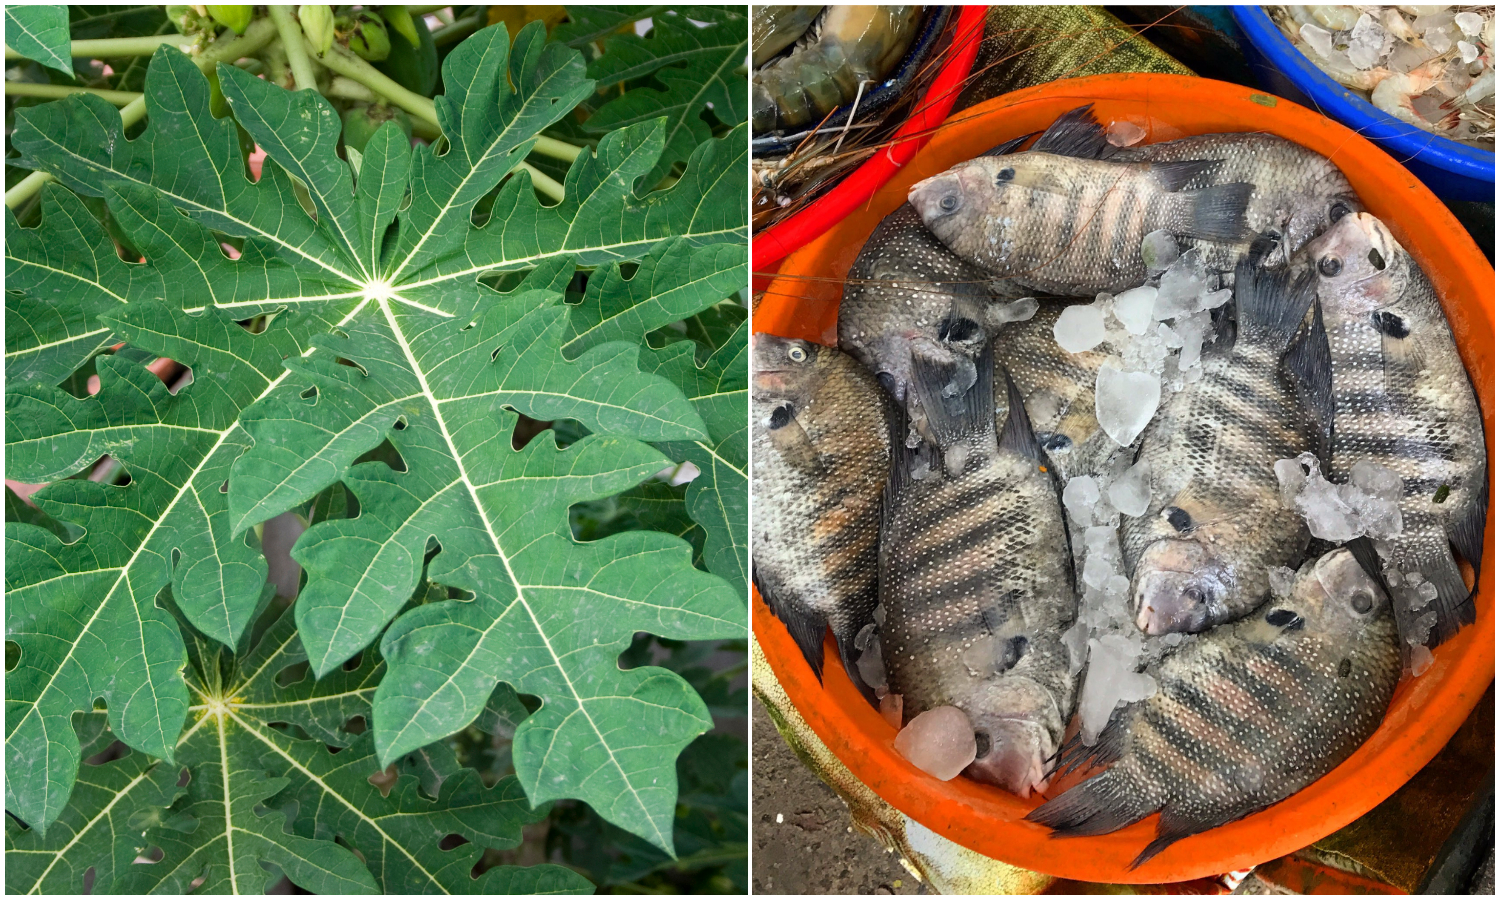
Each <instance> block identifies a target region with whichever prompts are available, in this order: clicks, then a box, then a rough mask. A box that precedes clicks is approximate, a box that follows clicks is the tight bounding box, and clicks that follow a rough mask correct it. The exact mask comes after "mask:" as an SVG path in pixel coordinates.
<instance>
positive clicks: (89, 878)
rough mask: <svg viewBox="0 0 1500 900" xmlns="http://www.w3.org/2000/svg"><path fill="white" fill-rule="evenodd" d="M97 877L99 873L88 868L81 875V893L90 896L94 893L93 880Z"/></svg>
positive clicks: (91, 867) (92, 868) (90, 867)
mask: <svg viewBox="0 0 1500 900" xmlns="http://www.w3.org/2000/svg"><path fill="white" fill-rule="evenodd" d="M98 875H99V873H98V872H96V871H95V870H94V867H93V866H89V868H88V871H87V872H84V873H83V892H84V893H85V894H92V893H93V892H94V879H95V878H97V877H98Z"/></svg>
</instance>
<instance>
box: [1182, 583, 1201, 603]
mask: <svg viewBox="0 0 1500 900" xmlns="http://www.w3.org/2000/svg"><path fill="white" fill-rule="evenodd" d="M1182 596H1184V597H1186V598H1188V599H1189V600H1191V601H1192V602H1193V603H1195V604H1197V605H1199V606H1201V605H1203V589H1202V588H1200V587H1190V588H1185V589H1183V592H1182Z"/></svg>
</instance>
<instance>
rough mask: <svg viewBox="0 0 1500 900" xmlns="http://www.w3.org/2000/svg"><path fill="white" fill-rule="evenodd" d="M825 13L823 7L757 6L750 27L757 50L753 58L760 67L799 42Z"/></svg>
mask: <svg viewBox="0 0 1500 900" xmlns="http://www.w3.org/2000/svg"><path fill="white" fill-rule="evenodd" d="M821 12H823V7H821V6H757V7H755V12H754V13H753V18H752V19H751V25H750V27H751V36H752V37H753V39H754V43H753V46H754V47H755V53H754V55H753V56H752V57H751V59H752V61H753V62H754V63H755V65H756V67H757V68H758V67H760V66H763V65H765V64H766V63H767V62H768V61H769V60H770V59H771V58H772V57H773V56H775V55H776V54H778V53H780V52H781V51H783V50H785V49H786V48H788V47H790V46H791V45H793V44H795V43H797V41H798V40H799V39H801V37H802V35H803V34H805V33H806V32H807V29H808V26H810V25H812V23H813V22H814V21H816V20H817V18H818V15H819V13H821Z"/></svg>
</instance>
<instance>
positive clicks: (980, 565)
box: [880, 350, 1077, 795]
mask: <svg viewBox="0 0 1500 900" xmlns="http://www.w3.org/2000/svg"><path fill="white" fill-rule="evenodd" d="M977 362H978V372H979V381H978V382H977V385H976V388H975V390H973V391H970V392H969V393H968V394H967V395H965V397H964V398H962V402H963V403H964V404H965V409H964V412H963V413H962V415H961V416H960V417H958V418H956V419H955V418H952V417H950V415H949V414H950V413H951V410H949V409H948V407H947V406H945V405H944V404H943V402H942V400H941V399H940V398H939V397H938V393H939V390H940V386H941V384H942V383H943V382H944V379H946V377H947V374H946V373H941V374H930V373H927V368H928V367H927V365H926V364H919V365H918V366H917V368H916V372H915V374H916V380H915V381H914V387H916V389H917V391H918V392H919V394H920V395H921V399H922V400H923V402H924V403H926V404H927V405H928V406H929V409H930V410H932V411H934V412H935V413H937V415H936V416H935V418H934V419H933V422H932V424H933V426H934V429H935V431H936V432H937V433H938V435H939V439H940V440H944V441H945V442H946V443H948V444H950V445H952V444H960V443H961V445H962V446H963V447H965V448H967V449H966V454H965V458H964V460H963V462H962V465H961V466H954V467H953V469H955V470H950V467H949V464H948V462H949V461H948V460H947V459H945V458H944V457H943V455H942V454H939V453H935V452H934V451H933V449H932V448H931V447H930V446H928V445H927V444H925V443H924V444H923V445H922V446H920V447H918V448H916V449H914V450H910V451H903V452H899V453H898V454H897V458H896V460H895V461H894V462H893V464H892V477H891V482H890V485H889V487H888V489H887V495H886V496H887V500H886V519H885V521H884V522H883V524H882V529H881V542H880V546H881V551H880V571H881V582H880V596H881V604H882V606H883V608H884V611H885V624H884V625H883V626H882V634H881V644H882V647H884V648H885V653H886V670H887V675H888V677H889V679H890V688H891V691H892V693H896V694H900V695H902V704H903V715H904V716H905V717H906V719H907V720H910V719H911V718H912V717H914V716H916V715H917V714H919V713H921V712H924V711H926V710H930V709H934V708H936V707H940V706H955V707H958V708H959V709H961V710H963V711H964V712H965V713H966V714H967V715H968V716H969V719H970V721H971V722H972V723H973V725H974V728H975V730H976V733H978V734H982V735H984V738H985V740H984V741H981V742H980V743H981V746H986V747H987V748H988V752H987V753H986V754H981V756H980V757H979V758H978V759H977V760H976V762H975V763H974V764H973V765H972V766H971V767H970V768H969V770H967V771H968V774H969V775H970V777H973V778H976V779H979V780H982V781H989V782H991V783H995V784H999V785H1000V786H1002V787H1005V788H1007V789H1008V790H1012V791H1014V792H1017V793H1021V794H1023V795H1025V794H1026V793H1029V791H1030V790H1031V789H1033V788H1034V787H1037V786H1039V785H1040V784H1042V783H1045V779H1046V775H1045V771H1044V769H1043V766H1044V760H1046V759H1047V758H1048V757H1050V756H1051V755H1052V753H1053V752H1054V751H1055V750H1056V748H1057V746H1058V744H1059V742H1060V740H1061V737H1062V732H1063V728H1064V726H1065V724H1066V718H1067V716H1068V714H1069V713H1070V712H1071V710H1072V707H1073V697H1074V690H1075V687H1076V684H1075V679H1074V678H1073V676H1072V675H1070V674H1069V672H1068V657H1067V652H1066V650H1065V649H1064V647H1063V645H1062V640H1061V636H1062V633H1063V632H1064V631H1066V630H1067V629H1068V627H1069V626H1070V625H1072V623H1073V620H1074V619H1075V618H1076V616H1077V598H1076V594H1075V591H1074V584H1073V575H1072V565H1071V558H1070V555H1069V553H1068V535H1067V530H1066V526H1065V524H1064V520H1063V511H1062V505H1061V502H1060V498H1059V496H1058V492H1057V485H1056V483H1055V481H1054V479H1053V476H1052V475H1051V473H1049V472H1048V471H1047V470H1046V468H1045V466H1044V465H1043V464H1042V454H1041V451H1040V448H1038V447H1037V446H1036V443H1035V437H1034V436H1033V435H1032V433H1031V430H1030V426H1029V424H1027V423H1026V419H1025V411H1024V408H1023V403H1022V401H1021V400H1020V398H1019V396H1018V395H1017V394H1015V392H1014V391H1013V390H1011V391H1010V392H1009V394H1008V403H1007V406H1008V408H1010V409H1011V410H1012V415H1011V417H1010V419H1008V420H1007V423H1006V426H1005V430H1004V431H1003V433H1002V434H1001V436H1000V438H999V440H998V442H997V438H996V434H995V430H994V419H993V412H992V410H993V409H994V401H993V394H992V390H991V389H990V388H991V385H993V384H994V381H993V379H994V378H996V377H999V378H1000V380H1001V382H1002V383H1005V377H1004V375H1003V372H1002V373H1001V374H1000V375H999V376H996V375H993V374H992V371H993V356H992V352H991V351H989V350H986V351H985V352H982V353H981V354H980V356H979V358H978V361H977ZM934 404H935V405H934ZM955 421H957V422H961V423H962V424H961V425H959V426H955V425H954V423H955ZM1022 642H1024V643H1022ZM1006 646H1021V647H1023V648H1024V649H1023V650H1021V651H1020V653H1019V659H1017V660H1015V661H1014V662H1013V664H1012V665H1011V666H1010V667H1009V668H1007V669H1005V670H1004V671H999V670H997V663H996V660H998V659H1000V658H1001V657H1002V656H1003V651H1004V648H1005V647H1006Z"/></svg>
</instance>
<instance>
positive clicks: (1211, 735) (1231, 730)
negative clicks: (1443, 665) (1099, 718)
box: [1026, 549, 1401, 868]
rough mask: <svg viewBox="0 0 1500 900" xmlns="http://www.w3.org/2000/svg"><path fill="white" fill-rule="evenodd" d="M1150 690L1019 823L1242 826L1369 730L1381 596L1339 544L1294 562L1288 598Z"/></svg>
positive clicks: (1166, 835) (1079, 830)
mask: <svg viewBox="0 0 1500 900" xmlns="http://www.w3.org/2000/svg"><path fill="white" fill-rule="evenodd" d="M1155 675H1156V680H1157V684H1158V689H1157V692H1156V694H1155V695H1154V696H1152V697H1151V698H1150V699H1148V700H1143V701H1141V702H1139V703H1134V704H1131V705H1130V706H1127V707H1125V709H1123V710H1117V711H1116V712H1115V714H1114V716H1113V717H1112V718H1111V720H1110V723H1109V725H1107V726H1106V727H1105V730H1104V731H1103V732H1102V733H1101V734H1100V736H1099V740H1098V741H1097V742H1096V743H1095V744H1094V746H1093V747H1084V746H1082V745H1081V743H1079V742H1078V741H1077V739H1076V738H1075V739H1074V740H1072V741H1070V743H1069V745H1068V746H1067V747H1066V748H1065V749H1064V751H1063V753H1062V754H1061V762H1060V766H1059V768H1060V770H1071V769H1073V768H1079V767H1083V766H1086V765H1090V764H1093V765H1103V766H1108V767H1109V768H1108V769H1107V770H1106V771H1105V772H1103V773H1102V774H1100V775H1096V776H1094V777H1093V778H1090V779H1089V780H1087V781H1084V782H1083V783H1081V784H1079V785H1077V786H1076V787H1073V788H1072V789H1070V790H1068V791H1065V792H1064V793H1062V794H1061V795H1060V796H1058V797H1056V798H1054V799H1052V800H1050V801H1048V802H1047V803H1045V804H1043V805H1042V806H1040V807H1038V808H1036V809H1035V810H1033V811H1032V812H1031V814H1030V815H1028V816H1027V817H1026V818H1027V819H1028V820H1029V821H1032V822H1039V823H1041V824H1043V825H1046V826H1048V827H1049V828H1052V829H1053V830H1054V832H1055V833H1056V834H1058V835H1098V834H1107V833H1109V832H1112V831H1118V830H1119V829H1121V828H1124V827H1126V826H1127V825H1131V824H1133V823H1135V822H1138V821H1140V820H1141V819H1144V818H1145V817H1146V816H1149V815H1151V814H1152V813H1154V812H1157V811H1160V812H1161V821H1160V823H1159V824H1158V825H1157V831H1156V834H1157V836H1156V840H1154V841H1152V842H1151V843H1150V844H1149V845H1147V847H1146V848H1145V850H1143V851H1142V852H1141V854H1140V855H1139V856H1138V857H1136V859H1135V862H1134V863H1133V864H1132V868H1134V867H1135V866H1139V865H1140V864H1141V863H1143V862H1145V861H1146V860H1148V859H1150V858H1151V857H1153V856H1155V855H1156V854H1158V853H1160V852H1161V851H1162V850H1164V849H1166V847H1168V846H1169V845H1171V844H1172V843H1173V842H1175V841H1178V840H1181V839H1182V838H1185V837H1188V836H1189V835H1193V834H1197V833H1199V832H1202V831H1207V830H1208V829H1210V828H1215V827H1218V826H1219V825H1223V824H1225V823H1226V822H1232V821H1234V820H1236V819H1240V818H1243V817H1244V816H1247V815H1249V814H1251V813H1253V812H1256V811H1258V810H1261V809H1264V808H1266V807H1267V806H1270V805H1271V804H1273V803H1276V802H1278V801H1281V800H1284V799H1286V798H1287V797H1290V796H1291V795H1292V794H1294V793H1296V792H1297V791H1299V790H1301V789H1302V788H1304V787H1306V786H1307V785H1309V784H1311V783H1312V782H1314V781H1316V780H1317V779H1318V778H1321V777H1322V776H1323V775H1324V774H1325V773H1327V772H1329V771H1330V770H1332V769H1333V768H1334V767H1335V766H1337V765H1338V764H1339V763H1340V762H1342V761H1343V760H1345V759H1346V758H1348V756H1349V755H1350V754H1351V753H1353V752H1354V751H1355V749H1357V748H1358V747H1359V745H1360V744H1362V743H1364V742H1365V740H1366V739H1367V738H1369V736H1370V735H1371V734H1373V733H1374V731H1375V729H1376V728H1378V727H1379V725H1380V722H1381V719H1382V718H1383V716H1384V713H1385V710H1386V708H1387V707H1388V706H1389V705H1390V701H1391V695H1392V694H1393V693H1394V692H1395V689H1396V681H1397V680H1398V678H1399V677H1400V675H1401V663H1400V654H1399V653H1398V651H1397V649H1396V628H1395V623H1394V621H1393V619H1392V616H1391V604H1390V602H1389V600H1388V598H1387V595H1386V593H1385V592H1384V591H1383V590H1382V589H1381V587H1380V585H1379V584H1377V583H1376V582H1375V581H1374V580H1373V579H1372V578H1370V577H1369V575H1367V574H1366V573H1365V572H1364V570H1363V568H1362V567H1361V566H1360V565H1359V563H1358V562H1357V561H1356V560H1355V559H1354V556H1353V554H1351V553H1350V552H1349V551H1348V550H1347V549H1337V550H1333V551H1331V552H1330V553H1328V554H1327V555H1325V556H1323V557H1322V558H1320V559H1317V560H1309V561H1308V562H1307V563H1306V564H1305V565H1303V567H1302V569H1301V571H1300V572H1298V573H1297V578H1296V580H1295V582H1294V583H1293V586H1292V592H1291V595H1290V596H1289V597H1287V598H1285V599H1278V600H1274V601H1272V602H1271V603H1268V604H1266V606H1265V607H1264V608H1263V609H1261V610H1258V611H1257V612H1256V614H1255V615H1253V616H1251V617H1248V618H1245V619H1241V620H1240V621H1238V622H1235V623H1234V624H1232V625H1228V626H1225V627H1224V628H1220V629H1217V630H1215V631H1213V632H1211V633H1209V634H1207V635H1204V636H1203V637H1202V638H1199V639H1198V640H1197V641H1194V642H1193V643H1191V644H1187V645H1185V646H1184V647H1183V649H1182V650H1181V651H1179V652H1178V653H1177V654H1175V655H1174V656H1172V657H1170V658H1168V659H1166V660H1165V661H1164V662H1162V664H1161V666H1160V668H1159V670H1158V671H1157V672H1156V673H1155Z"/></svg>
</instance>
